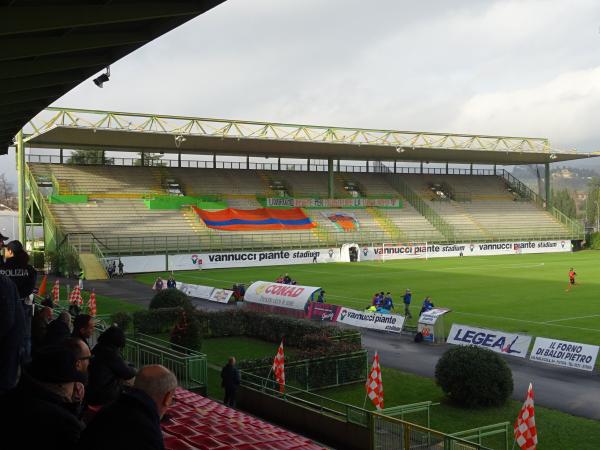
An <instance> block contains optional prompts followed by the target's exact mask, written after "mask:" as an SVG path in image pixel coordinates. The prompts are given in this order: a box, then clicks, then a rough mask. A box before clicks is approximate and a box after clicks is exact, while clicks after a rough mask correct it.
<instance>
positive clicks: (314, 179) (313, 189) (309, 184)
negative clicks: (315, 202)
mask: <svg viewBox="0 0 600 450" xmlns="http://www.w3.org/2000/svg"><path fill="white" fill-rule="evenodd" d="M277 178H280V179H282V180H285V181H286V183H287V184H288V186H290V188H291V189H292V192H293V194H294V197H323V196H326V195H327V192H328V178H327V173H325V172H294V171H281V172H277ZM336 187H337V186H336ZM336 191H338V192H336V193H337V194H338V195H340V194H341V192H339V189H336Z"/></svg>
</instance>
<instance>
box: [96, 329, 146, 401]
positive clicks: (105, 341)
mask: <svg viewBox="0 0 600 450" xmlns="http://www.w3.org/2000/svg"><path fill="white" fill-rule="evenodd" d="M123 348H125V333H123V330H121V329H120V328H119V327H116V326H112V327H110V328H107V329H106V330H105V331H104V332H103V333H102V334H101V335H100V337H99V338H98V343H97V344H96V346H95V347H94V348H93V350H92V356H93V357H92V360H91V361H90V366H89V368H88V374H89V383H88V389H87V392H86V402H87V403H88V404H89V405H93V406H98V405H106V404H108V403H112V402H114V401H115V400H116V399H117V397H118V396H119V394H120V393H121V392H122V390H123V385H124V384H127V382H131V380H132V378H133V377H135V374H136V370H135V368H134V367H132V366H130V365H128V364H127V363H126V362H125V360H124V359H123V357H122V356H121V350H122V349H123Z"/></svg>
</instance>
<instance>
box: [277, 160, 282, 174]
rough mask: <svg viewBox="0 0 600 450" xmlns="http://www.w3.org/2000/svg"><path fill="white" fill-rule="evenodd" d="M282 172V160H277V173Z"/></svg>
mask: <svg viewBox="0 0 600 450" xmlns="http://www.w3.org/2000/svg"><path fill="white" fill-rule="evenodd" d="M280 170H281V158H277V171H280Z"/></svg>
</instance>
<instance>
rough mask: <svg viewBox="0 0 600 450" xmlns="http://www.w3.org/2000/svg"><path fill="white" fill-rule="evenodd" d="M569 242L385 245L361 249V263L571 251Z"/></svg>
mask: <svg viewBox="0 0 600 450" xmlns="http://www.w3.org/2000/svg"><path fill="white" fill-rule="evenodd" d="M570 251H571V241H568V240H566V241H527V242H485V243H471V244H443V245H441V244H429V245H425V244H423V245H386V246H385V247H377V246H375V247H368V246H365V247H363V248H362V249H361V253H362V254H361V260H362V261H374V260H380V259H382V256H383V257H384V258H385V259H386V260H390V259H412V258H422V257H423V256H424V255H427V258H448V257H453V256H493V255H518V254H524V253H558V252H570Z"/></svg>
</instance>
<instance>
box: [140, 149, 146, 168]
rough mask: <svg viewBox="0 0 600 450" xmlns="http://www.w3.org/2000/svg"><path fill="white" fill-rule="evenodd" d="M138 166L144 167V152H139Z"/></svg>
mask: <svg viewBox="0 0 600 450" xmlns="http://www.w3.org/2000/svg"><path fill="white" fill-rule="evenodd" d="M140 160H141V161H140V166H142V167H144V166H145V165H146V164H145V163H144V152H140Z"/></svg>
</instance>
